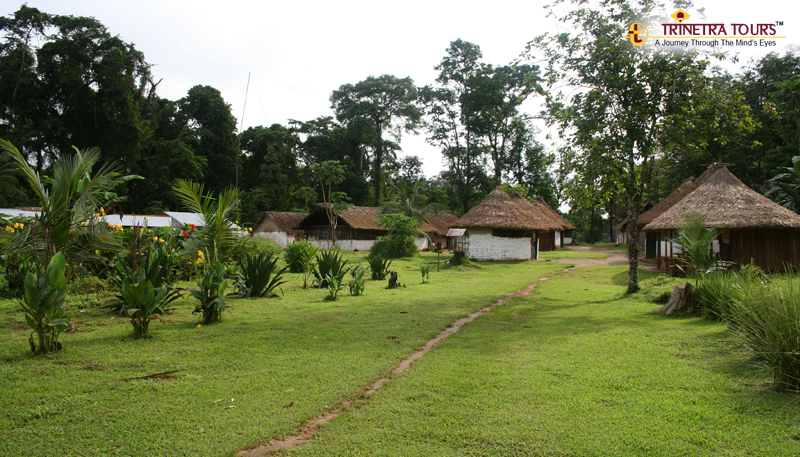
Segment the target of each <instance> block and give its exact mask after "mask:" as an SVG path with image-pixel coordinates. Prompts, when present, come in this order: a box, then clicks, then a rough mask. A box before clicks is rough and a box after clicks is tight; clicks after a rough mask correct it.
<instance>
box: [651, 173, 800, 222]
mask: <svg viewBox="0 0 800 457" xmlns="http://www.w3.org/2000/svg"><path fill="white" fill-rule="evenodd" d="M712 168H713V170H712ZM709 171H712V173H711V174H710V175H709V176H708V177H707V178H706V179H704V180H703V182H701V183H700V184H699V185H697V187H696V188H695V189H694V190H693V191H692V192H691V193H689V194H688V195H686V196H685V197H684V198H683V199H681V200H680V201H678V202H677V203H675V204H674V205H673V206H672V207H671V208H670V209H668V210H667V211H664V213H663V214H661V215H660V216H658V217H657V218H656V219H655V220H654V221H653V222H651V223H650V224H648V225H647V226H646V227H645V228H644V230H645V231H655V230H671V229H677V228H680V226H681V224H683V222H684V220H686V218H687V217H688V216H690V215H692V214H699V215H700V216H701V217H702V218H703V222H704V223H705V224H706V226H708V227H720V228H724V229H744V228H798V229H800V215H797V214H796V213H794V212H793V211H791V210H789V209H787V208H784V207H783V206H780V205H778V204H777V203H775V202H773V201H772V200H770V199H768V198H767V197H765V196H763V195H761V194H759V193H758V192H756V191H754V190H753V189H751V188H749V187H747V186H746V185H745V184H744V183H743V182H742V181H740V180H739V178H737V177H736V176H734V175H733V173H731V172H730V171H728V169H727V168H725V167H724V166H723V165H721V164H714V165H712V166H711V167H709ZM707 173H708V171H707V172H706V173H703V176H701V177H700V178H704V177H706V174H707ZM700 178H698V179H697V181H695V183H697V182H698V181H700Z"/></svg>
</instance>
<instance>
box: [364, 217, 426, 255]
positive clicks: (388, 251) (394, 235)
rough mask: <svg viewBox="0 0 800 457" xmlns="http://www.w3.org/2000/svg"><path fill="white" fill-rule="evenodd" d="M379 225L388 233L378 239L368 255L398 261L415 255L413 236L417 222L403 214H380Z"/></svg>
mask: <svg viewBox="0 0 800 457" xmlns="http://www.w3.org/2000/svg"><path fill="white" fill-rule="evenodd" d="M379 223H380V225H382V226H384V227H387V228H388V229H389V233H388V234H387V235H386V236H381V237H378V240H377V241H376V242H375V244H373V245H372V247H371V248H370V253H372V254H378V255H380V256H382V257H384V258H387V259H399V258H403V257H412V256H414V255H417V253H418V252H417V245H416V244H414V235H415V234H417V233H418V230H417V226H418V225H419V222H418V221H417V220H416V219H413V218H411V217H408V216H405V215H403V214H381V215H380V222H379Z"/></svg>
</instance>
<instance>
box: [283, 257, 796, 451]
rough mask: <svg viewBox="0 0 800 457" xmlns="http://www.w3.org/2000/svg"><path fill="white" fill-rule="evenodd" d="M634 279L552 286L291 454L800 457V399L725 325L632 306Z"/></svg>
mask: <svg viewBox="0 0 800 457" xmlns="http://www.w3.org/2000/svg"><path fill="white" fill-rule="evenodd" d="M626 269H627V267H624V266H619V267H593V268H582V269H578V270H573V271H568V272H565V273H564V274H558V275H556V276H554V277H553V278H551V279H550V280H548V281H546V282H544V283H541V284H540V285H539V286H537V288H536V289H535V290H534V293H533V294H532V295H531V296H529V297H526V298H519V299H514V300H512V301H509V302H508V303H507V304H506V305H503V306H501V307H499V308H497V309H495V310H494V311H493V312H492V313H490V314H488V315H485V316H483V317H481V318H479V319H478V320H476V321H475V322H474V323H472V324H469V325H467V326H465V327H464V328H463V329H462V330H461V331H460V332H458V333H456V334H455V335H453V336H451V337H450V338H448V339H447V340H445V341H444V342H443V343H442V344H441V345H439V346H438V347H437V348H436V349H434V350H433V351H432V352H431V353H429V354H428V355H426V356H425V357H424V358H423V359H420V360H418V361H417V362H415V363H414V365H413V366H412V368H411V369H410V370H409V371H408V372H406V373H405V374H404V375H403V376H402V377H400V378H398V379H396V380H393V381H391V382H389V383H387V384H386V385H385V386H384V389H383V390H381V391H379V392H378V393H376V394H375V395H373V396H372V397H371V398H370V399H369V400H365V401H361V402H359V403H357V404H356V405H355V406H354V407H353V408H352V409H351V410H349V411H347V412H346V413H345V414H344V415H342V416H341V417H339V418H337V419H336V420H334V421H333V422H331V423H329V424H327V425H325V426H324V427H322V429H321V431H320V432H319V434H318V437H317V439H315V440H314V441H312V442H311V444H309V445H307V446H306V447H303V448H301V449H299V450H297V451H294V452H293V453H292V455H297V456H322V455H325V456H330V455H348V456H389V455H406V456H422V455H436V456H612V455H617V456H676V455H681V456H796V455H798V454H800V419H798V418H800V414H798V413H799V412H800V411H798V409H800V408H799V407H798V400H797V397H794V396H789V395H784V394H779V393H776V392H775V391H773V390H772V389H770V381H771V379H770V378H769V377H767V376H764V374H763V373H762V372H759V371H755V370H754V368H753V366H752V365H751V364H748V363H746V361H747V360H748V357H749V355H748V354H747V353H745V352H744V350H743V349H742V348H741V346H740V345H739V344H738V342H737V341H735V340H734V339H732V337H731V335H730V333H729V332H727V331H726V328H725V326H724V325H722V324H720V323H717V322H714V321H709V320H704V319H699V318H696V317H685V316H678V317H670V318H664V317H661V316H656V315H653V314H651V313H650V312H651V311H652V310H653V309H655V308H656V307H657V305H656V304H653V303H651V302H648V301H646V300H643V299H642V297H640V296H639V295H638V294H635V295H631V296H625V295H624V294H623V291H624V286H625V284H626V278H627V272H626ZM641 276H642V278H645V279H647V278H651V277H652V275H651V274H649V273H644V272H643V273H641ZM658 287H667V285H666V284H660V285H658Z"/></svg>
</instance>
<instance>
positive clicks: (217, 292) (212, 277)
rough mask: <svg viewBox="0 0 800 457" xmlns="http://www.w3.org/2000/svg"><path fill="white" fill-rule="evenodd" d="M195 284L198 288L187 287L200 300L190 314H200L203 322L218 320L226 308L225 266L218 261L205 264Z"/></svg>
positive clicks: (226, 284) (208, 322) (226, 283)
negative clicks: (200, 276)
mask: <svg viewBox="0 0 800 457" xmlns="http://www.w3.org/2000/svg"><path fill="white" fill-rule="evenodd" d="M197 285H198V286H200V288H199V289H189V293H190V294H192V296H193V297H194V298H196V299H197V300H198V301H199V302H200V303H198V304H197V306H195V308H194V311H192V314H197V313H200V314H202V315H203V323H204V324H213V323H214V322H219V320H220V317H221V316H222V312H223V311H225V308H226V304H225V289H227V288H228V280H227V279H225V266H224V265H222V264H221V263H220V262H217V263H216V264H215V265H214V266H213V267H212V266H210V265H206V267H205V269H204V271H203V277H202V278H201V280H200V282H198V283H197Z"/></svg>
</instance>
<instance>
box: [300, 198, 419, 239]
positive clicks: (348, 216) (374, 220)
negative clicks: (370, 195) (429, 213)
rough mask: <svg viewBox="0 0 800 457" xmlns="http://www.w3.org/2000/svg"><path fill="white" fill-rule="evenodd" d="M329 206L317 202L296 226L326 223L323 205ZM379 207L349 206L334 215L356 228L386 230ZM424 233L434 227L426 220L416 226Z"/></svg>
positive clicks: (340, 221)
mask: <svg viewBox="0 0 800 457" xmlns="http://www.w3.org/2000/svg"><path fill="white" fill-rule="evenodd" d="M326 205H327V206H328V207H330V205H331V204H330V203H327V204H326V203H317V206H315V207H314V209H313V210H312V211H311V213H310V214H309V215H308V216H306V217H305V218H304V219H303V220H301V221H300V222H299V223H298V224H297V227H298V228H299V229H303V228H305V227H308V226H311V225H319V224H323V225H328V219H327V215H325V206H326ZM380 215H381V208H379V207H376V206H350V207H349V208H347V209H346V210H344V211H339V212H338V213H336V216H337V217H338V218H339V221H338V224H341V223H342V222H344V223H345V224H346V225H349V226H350V227H352V228H354V229H357V230H379V231H383V232H387V231H388V229H387V228H386V227H384V226H382V225H379V223H380ZM418 228H419V229H420V230H421V231H423V232H425V233H431V232H433V231H434V228H433V227H431V226H430V225H429V224H428V223H426V222H424V221H423V222H421V223H420V224H419V227H418Z"/></svg>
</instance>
